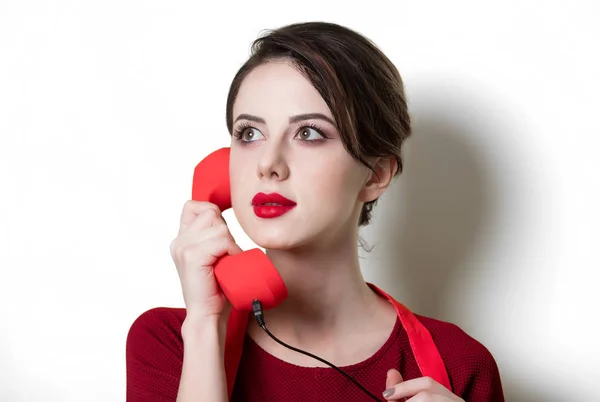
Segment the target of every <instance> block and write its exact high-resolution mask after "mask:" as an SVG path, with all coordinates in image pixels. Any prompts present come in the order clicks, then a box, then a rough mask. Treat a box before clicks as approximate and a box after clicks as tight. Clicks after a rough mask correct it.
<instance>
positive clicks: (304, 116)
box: [234, 113, 335, 126]
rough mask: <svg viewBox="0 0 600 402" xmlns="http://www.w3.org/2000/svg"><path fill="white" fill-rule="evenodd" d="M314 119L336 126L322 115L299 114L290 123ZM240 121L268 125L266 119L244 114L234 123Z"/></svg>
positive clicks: (291, 118)
mask: <svg viewBox="0 0 600 402" xmlns="http://www.w3.org/2000/svg"><path fill="white" fill-rule="evenodd" d="M313 119H318V120H325V121H326V122H328V123H330V124H331V125H332V126H335V122H334V121H333V120H332V119H331V118H329V117H327V116H325V115H324V114H322V113H304V114H297V115H295V116H291V117H290V119H289V121H290V123H297V122H299V121H303V120H313ZM238 120H249V121H255V122H257V123H261V124H266V122H265V119H263V118H262V117H258V116H254V115H251V114H246V113H242V114H240V115H239V116H238V117H236V119H235V121H234V123H235V122H237V121H238Z"/></svg>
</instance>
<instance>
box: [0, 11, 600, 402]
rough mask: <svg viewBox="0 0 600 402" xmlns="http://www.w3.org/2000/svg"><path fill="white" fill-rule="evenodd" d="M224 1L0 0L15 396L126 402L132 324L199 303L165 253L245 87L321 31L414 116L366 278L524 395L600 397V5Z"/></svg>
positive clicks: (6, 330) (5, 243) (1, 138)
mask: <svg viewBox="0 0 600 402" xmlns="http://www.w3.org/2000/svg"><path fill="white" fill-rule="evenodd" d="M209 4H210V5H202V4H201V2H198V1H176V2H166V1H148V0H144V1H141V0H140V1H115V0H110V1H102V2H77V1H64V0H63V1H48V2H44V1H17V0H13V1H8V0H2V1H0V192H1V194H0V400H2V401H8V402H20V401H48V402H49V401H61V402H67V401H73V402H75V401H77V402H81V401H98V402H100V401H102V402H106V401H123V400H124V399H125V359H124V356H125V355H124V353H125V339H126V336H127V331H128V329H129V326H130V325H131V323H132V322H133V320H134V319H135V318H136V317H137V316H138V315H139V314H140V313H142V312H143V311H145V310H147V309H149V308H152V307H156V306H177V307H180V306H182V298H181V295H180V288H179V281H178V277H177V274H176V271H175V269H174V267H173V264H172V261H171V258H170V255H169V244H170V241H171V239H172V238H173V237H174V236H175V233H176V231H177V227H178V219H179V214H180V211H181V207H182V206H183V203H184V201H185V200H186V199H187V198H189V196H190V191H191V177H192V171H193V168H194V166H195V164H196V163H197V162H198V161H199V160H200V159H201V158H202V157H203V156H205V155H206V154H208V153H209V152H210V151H212V150H214V149H216V148H217V147H221V146H226V145H228V141H229V137H228V134H227V131H226V127H225V98H226V95H227V90H228V86H229V84H230V81H231V79H232V77H233V75H234V74H235V72H236V70H237V69H238V68H239V66H240V65H241V64H242V63H243V61H244V60H245V58H246V57H247V55H248V50H249V44H250V42H251V41H252V40H253V39H254V38H255V37H256V36H257V35H258V34H259V33H260V32H261V30H263V29H268V28H275V27H278V26H280V25H284V24H287V23H291V22H296V21H303V20H312V19H317V20H328V21H333V22H338V23H341V24H344V25H347V26H349V27H351V28H355V29H357V30H359V31H360V32H362V33H363V34H365V35H367V36H368V37H370V38H371V39H373V40H374V41H375V42H376V43H377V44H378V45H379V46H380V47H381V48H382V49H383V50H384V51H385V52H386V53H387V54H388V55H389V57H390V58H391V59H392V60H393V61H394V63H396V65H397V66H398V69H399V70H400V72H401V74H402V76H403V78H404V80H405V83H406V90H407V95H408V98H409V101H410V108H411V113H412V115H413V119H414V130H415V134H414V137H413V138H412V139H411V140H410V141H409V142H408V143H407V148H406V152H405V156H406V170H405V174H404V175H402V176H401V177H400V178H399V179H398V180H397V181H396V182H395V184H394V186H393V187H392V188H391V189H390V191H389V193H387V194H386V195H385V197H384V198H383V199H382V200H381V202H380V203H379V205H378V206H377V208H376V210H375V218H374V222H373V224H372V225H371V226H370V227H368V228H367V229H366V230H364V231H363V237H364V238H365V239H366V240H367V241H368V242H369V244H370V245H375V249H374V250H373V251H372V252H371V253H369V254H367V253H362V255H363V256H364V260H362V261H363V271H364V273H365V276H366V278H367V279H368V280H370V281H372V282H374V283H376V284H378V285H380V286H381V287H383V288H384V289H386V290H388V291H389V292H391V293H392V294H393V295H394V296H396V297H397V298H399V299H400V300H401V301H402V302H404V303H405V304H406V305H408V306H409V307H411V308H412V309H413V310H415V311H416V312H419V313H422V314H426V315H431V316H434V317H437V318H440V319H444V320H449V321H452V322H455V323H457V324H458V325H460V326H461V327H462V328H464V329H465V330H466V331H467V332H469V333H470V334H471V335H473V336H474V337H475V338H477V339H479V340H480V341H481V342H483V343H484V344H485V345H486V346H487V347H488V348H489V349H490V351H491V352H492V353H493V354H494V356H495V357H496V359H497V362H498V364H499V366H500V370H501V374H502V379H503V382H504V387H505V392H506V396H507V400H510V401H592V400H595V401H600V391H598V388H597V385H598V382H599V380H600V368H599V367H600V347H599V346H598V330H599V325H598V321H599V318H598V317H600V314H599V313H598V311H597V310H598V307H600V291H599V278H600V277H599V275H598V270H599V268H600V257H599V256H598V228H599V227H600V214H599V212H598V209H599V207H598V206H599V205H600V179H599V178H598V175H599V174H600V161H599V150H598V148H599V147H600V139H599V137H600V119H599V117H598V116H599V114H598V113H599V110H600V101H599V93H600V84H599V82H600V79H599V78H598V74H599V73H600V63H599V61H598V38H600V25H598V18H599V16H600V12H599V10H600V8H599V7H598V6H597V5H596V4H597V3H595V2H592V1H570V2H566V1H563V2H559V1H545V2H542V1H538V2H536V1H513V2H507V1H503V2H494V3H492V2H481V1H472V2H464V1H460V2H457V1H452V2H449V1H419V2H416V1H415V2H408V1H398V2H389V3H388V2H377V1H371V2H368V4H365V2H358V3H357V4H356V5H351V4H343V5H342V3H339V4H335V3H334V2H326V1H304V2H301V3H290V4H288V3H285V2H280V1H277V2H276V1H272V2H248V1H243V2H242V1H239V2H232V1H227V2H222V3H220V4H217V2H210V3H209ZM210 7H214V9H213V10H210V9H209V8H210ZM287 7H289V8H287ZM286 8H287V9H286ZM229 216H232V214H229ZM226 217H227V214H226ZM232 230H233V232H234V235H235V236H236V238H237V239H238V240H239V243H240V244H241V245H242V247H244V248H247V247H251V246H252V243H251V242H250V241H249V240H248V239H247V238H245V237H244V236H245V235H244V234H243V233H242V232H241V230H240V229H239V227H237V226H236V225H235V224H232Z"/></svg>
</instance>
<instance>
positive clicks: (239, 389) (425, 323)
mask: <svg viewBox="0 0 600 402" xmlns="http://www.w3.org/2000/svg"><path fill="white" fill-rule="evenodd" d="M371 287H372V288H373V289H374V290H375V291H377V292H379V293H380V294H381V295H382V296H384V297H388V298H389V299H390V301H391V302H392V303H393V304H394V305H395V307H396V309H397V311H398V320H397V322H396V325H395V327H394V330H393V332H392V335H391V336H390V338H389V339H388V340H387V341H386V343H385V344H384V345H383V346H382V347H381V348H380V349H379V351H377V352H376V353H375V354H374V355H373V356H371V357H370V358H369V359H367V360H365V361H363V362H360V363H357V364H354V365H351V366H347V367H343V369H344V371H345V372H346V373H348V374H350V375H351V376H352V377H353V378H354V379H355V380H357V381H358V382H359V383H360V384H361V385H362V386H364V387H365V388H367V389H368V390H369V391H371V392H372V393H373V394H374V395H377V396H380V395H381V393H382V392H383V391H384V390H385V378H386V372H387V370H388V369H390V368H392V367H393V368H396V369H398V370H399V371H400V373H401V374H402V376H403V378H404V379H405V380H409V379H412V378H417V377H421V376H423V375H429V376H431V377H432V378H434V379H435V380H436V381H438V382H440V383H441V384H442V385H445V386H446V387H447V388H449V389H451V391H452V392H453V393H454V394H456V395H458V396H460V397H461V398H463V399H464V400H465V401H476V402H483V401H494V402H495V401H499V402H503V401H504V395H503V391H502V384H501V380H500V374H499V371H498V367H497V365H496V362H495V360H494V358H493V356H492V355H491V354H490V352H489V351H488V350H487V349H486V348H485V346H483V345H482V344H481V343H479V342H478V341H476V340H475V339H473V338H472V337H470V336H469V335H468V334H466V333H465V332H464V331H462V330H461V329H460V328H459V327H457V326H455V325H453V324H450V323H446V322H443V321H439V320H435V319H432V318H427V317H423V316H418V315H413V314H412V313H411V312H410V311H408V310H407V309H406V308H405V307H404V306H402V305H401V304H399V303H397V302H395V301H394V300H393V299H391V298H390V297H389V296H388V295H386V294H385V293H383V292H382V291H381V290H379V289H377V288H376V287H375V286H373V285H371ZM246 317H247V316H245V318H246ZM184 319H185V309H176V308H155V309H152V310H149V311H147V312H145V313H144V314H142V315H141V316H140V317H139V318H138V319H137V320H136V321H135V322H134V323H133V325H132V326H131V329H130V331H129V334H128V337H127V350H126V353H127V401H128V402H142V401H144V402H152V401H175V400H176V398H177V391H178V387H179V379H180V376H181V367H182V363H183V340H182V338H181V325H182V323H183V321H184ZM242 331H243V332H242ZM227 338H228V339H227V342H226V356H225V363H226V369H227V372H228V385H229V387H228V388H229V391H230V395H231V397H230V400H231V401H233V402H258V401H260V402H269V401H289V402H295V401H298V402H299V401H302V402H306V401H329V402H338V401H339V402H342V401H343V402H347V401H371V399H370V398H369V397H368V396H367V395H365V394H364V393H363V391H362V390H360V389H359V388H358V387H356V385H354V384H353V383H352V382H350V381H349V380H348V379H346V378H345V377H343V376H342V375H341V374H339V373H338V372H337V371H335V370H334V369H331V368H328V367H327V368H322V367H312V368H310V367H300V366H295V365H293V364H290V363H286V362H284V361H281V360H279V359H277V358H275V357H273V356H271V355H269V354H268V353H266V352H265V351H264V350H262V349H261V348H260V347H259V346H258V345H257V344H256V343H254V341H252V339H251V338H249V337H248V336H245V322H244V321H243V320H241V319H240V318H239V317H237V318H235V317H234V318H232V319H230V324H229V326H228V335H227ZM227 345H228V346H227ZM381 399H382V400H383V398H381Z"/></svg>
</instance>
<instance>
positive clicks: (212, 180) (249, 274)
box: [192, 148, 287, 312]
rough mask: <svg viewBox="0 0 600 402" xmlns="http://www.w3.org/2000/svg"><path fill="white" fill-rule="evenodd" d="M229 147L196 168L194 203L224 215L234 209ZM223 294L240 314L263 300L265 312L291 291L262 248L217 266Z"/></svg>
mask: <svg viewBox="0 0 600 402" xmlns="http://www.w3.org/2000/svg"><path fill="white" fill-rule="evenodd" d="M229 152H230V149H229V148H221V149H218V150H217V151H214V152H212V153H211V154H209V155H208V156H206V157H205V158H204V159H203V160H202V161H200V163H198V165H196V168H195V169H194V178H193V184H192V200H194V201H208V202H211V203H213V204H216V205H217V206H218V207H219V209H220V210H221V212H223V211H225V210H227V209H229V208H231V187H230V181H229ZM214 273H215V277H216V279H217V282H218V284H219V286H220V287H221V291H222V292H223V294H224V295H225V297H227V299H228V300H229V301H230V302H231V304H232V306H233V308H235V309H236V310H238V311H247V312H251V311H253V306H252V303H253V301H254V300H259V301H260V303H261V304H262V305H263V306H264V308H265V309H269V308H273V307H275V306H277V305H278V304H279V303H281V302H282V301H283V300H284V299H285V298H286V297H287V288H286V286H285V283H284V282H283V279H282V278H281V276H280V275H279V272H277V269H276V268H275V266H274V265H273V263H272V262H271V260H269V258H268V257H267V255H266V254H265V253H263V252H262V250H260V249H258V248H254V249H251V250H248V251H243V252H242V253H240V254H236V255H224V256H222V257H221V258H219V259H218V260H217V262H216V263H215V265H214Z"/></svg>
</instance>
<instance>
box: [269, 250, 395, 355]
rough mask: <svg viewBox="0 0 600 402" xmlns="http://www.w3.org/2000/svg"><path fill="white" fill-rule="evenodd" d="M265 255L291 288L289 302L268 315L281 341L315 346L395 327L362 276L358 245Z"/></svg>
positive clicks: (271, 252)
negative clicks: (348, 335)
mask: <svg viewBox="0 0 600 402" xmlns="http://www.w3.org/2000/svg"><path fill="white" fill-rule="evenodd" d="M267 255H268V256H269V258H270V259H271V261H272V262H273V264H274V265H275V267H277V269H278V271H279V272H280V274H281V276H282V278H283V280H284V282H285V283H286V286H287V288H288V297H287V299H286V300H285V301H283V302H282V303H281V304H280V305H279V306H277V307H275V308H273V309H271V310H268V311H266V312H265V320H266V324H267V327H268V328H269V330H270V331H271V332H272V333H274V334H276V336H278V337H280V339H286V340H288V341H290V342H292V343H293V344H295V345H297V346H301V345H302V344H311V345H313V346H314V345H315V344H319V343H321V344H327V343H328V341H329V340H330V339H340V337H343V336H347V334H354V336H359V335H360V334H361V331H365V329H368V328H371V330H372V329H375V330H377V329H376V328H382V327H384V329H383V330H384V331H387V329H388V328H387V327H388V326H389V325H390V324H393V322H390V312H391V310H390V309H387V306H386V305H387V304H389V303H387V302H385V301H383V300H382V299H381V298H380V297H379V296H378V295H376V294H375V293H374V292H373V291H372V290H371V289H370V288H369V286H368V285H367V283H366V282H365V280H364V278H363V276H362V273H361V271H360V265H359V262H358V250H357V247H356V243H355V242H354V243H352V242H351V241H348V242H346V244H345V245H341V246H336V247H331V246H330V247H327V248H326V249H325V248H322V247H319V248H318V249H316V248H309V247H305V248H302V249H297V250H291V251H290V250H285V251H282V250H269V251H267ZM389 307H390V308H391V309H393V308H392V307H391V305H390V306H389ZM367 331H370V330H367Z"/></svg>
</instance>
